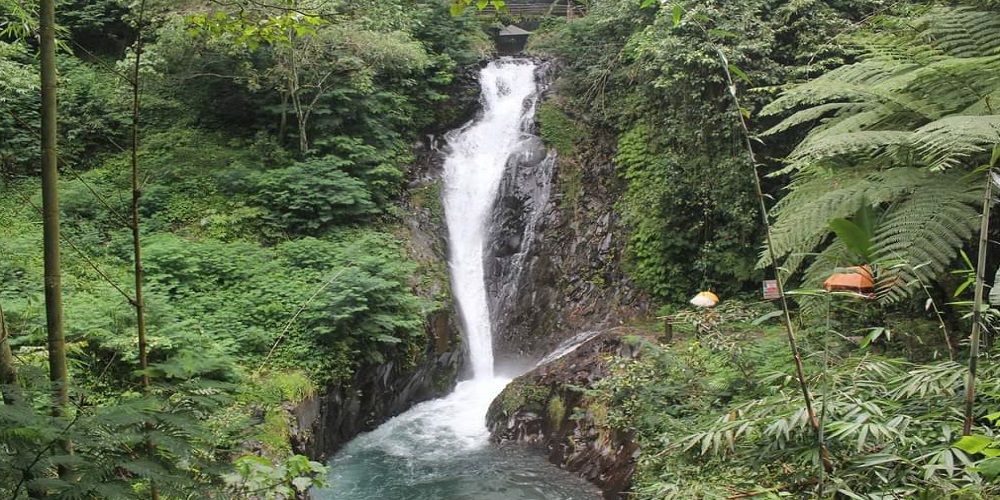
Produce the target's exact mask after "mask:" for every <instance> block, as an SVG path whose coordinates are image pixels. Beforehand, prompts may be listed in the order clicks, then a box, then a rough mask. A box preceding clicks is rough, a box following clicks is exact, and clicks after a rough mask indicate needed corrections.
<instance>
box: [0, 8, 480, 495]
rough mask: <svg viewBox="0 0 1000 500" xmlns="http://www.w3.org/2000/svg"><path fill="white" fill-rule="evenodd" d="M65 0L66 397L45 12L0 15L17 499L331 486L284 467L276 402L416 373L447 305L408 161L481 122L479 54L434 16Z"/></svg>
mask: <svg viewBox="0 0 1000 500" xmlns="http://www.w3.org/2000/svg"><path fill="white" fill-rule="evenodd" d="M56 3H57V5H56V6H55V12H56V13H57V26H58V34H57V38H58V40H59V45H58V47H57V51H56V66H57V69H58V75H59V81H58V92H59V100H58V106H59V107H58V117H59V130H58V139H59V160H60V163H59V169H60V171H61V174H62V175H61V177H62V180H61V181H60V182H59V185H58V189H59V198H60V202H61V207H60V208H61V211H60V212H61V216H62V235H61V236H62V238H61V239H62V243H63V256H62V257H63V258H62V262H61V264H62V266H61V273H62V286H63V291H64V296H65V301H64V307H63V315H64V317H65V345H66V362H67V363H68V367H69V374H70V377H69V379H70V382H69V386H68V391H67V392H68V397H67V398H66V399H67V400H68V401H63V402H60V401H59V398H58V397H57V398H56V401H55V402H54V401H53V400H52V398H50V393H51V391H50V389H49V387H50V385H49V383H48V378H49V377H48V368H49V365H48V363H49V360H48V359H47V358H50V357H51V356H49V351H48V349H47V328H46V316H45V309H44V300H43V297H44V290H43V285H44V283H45V279H44V274H43V254H42V245H41V243H42V240H41V236H42V225H41V221H42V217H41V215H40V210H41V207H42V200H41V197H40V196H39V193H40V188H39V187H40V183H39V172H40V167H39V165H40V161H41V159H42V152H41V150H40V149H39V146H38V144H39V125H38V123H39V117H40V112H41V111H40V100H39V93H40V85H39V78H38V74H39V66H40V64H41V62H40V58H39V57H38V56H37V52H38V49H39V45H38V43H37V36H36V35H37V33H38V24H39V23H38V5H36V4H35V3H33V2H22V1H3V2H0V29H2V30H3V31H2V37H0V75H2V77H0V108H2V113H0V130H2V132H0V181H2V186H0V191H2V195H0V276H2V286H0V308H2V313H0V317H2V318H3V320H4V321H3V323H2V325H3V329H2V337H0V343H2V345H0V347H2V354H3V356H2V357H0V364H2V365H3V367H2V368H3V370H2V372H3V373H4V379H3V381H2V382H3V395H4V403H5V404H4V405H3V406H2V407H0V408H2V411H0V436H2V443H3V444H2V445H0V497H3V498H25V497H26V496H27V495H30V496H31V497H32V498H42V497H49V498H128V497H143V498H149V497H150V496H153V497H157V496H159V497H163V498H209V497H222V498H229V497H234V496H235V497H250V496H253V495H265V496H266V495H270V496H271V497H273V496H274V495H284V496H281V497H282V498H284V497H285V496H289V495H291V493H290V492H293V490H301V489H303V488H304V487H307V486H308V485H310V484H311V482H312V480H313V476H314V475H315V474H316V473H317V472H321V468H322V467H321V466H320V465H319V464H317V463H314V462H309V461H308V460H305V459H304V457H295V458H288V456H289V455H290V454H291V450H290V448H289V443H288V437H287V432H288V431H287V424H286V421H285V418H286V417H285V411H284V410H283V409H282V405H283V404H285V403H295V402H298V401H301V400H302V399H303V398H305V397H307V396H308V395H310V394H312V393H313V392H314V391H316V390H317V389H318V388H320V387H323V386H325V385H326V384H330V383H338V382H342V381H349V380H350V379H351V377H352V376H353V375H354V373H355V371H356V370H357V369H358V368H359V367H361V366H365V365H371V364H375V363H387V362H392V363H395V364H397V365H398V366H401V367H407V366H412V365H413V364H415V363H416V362H417V361H419V360H420V359H421V356H423V354H424V348H425V346H426V344H427V343H428V342H429V339H428V338H427V335H426V333H425V321H426V319H425V318H426V317H427V315H428V314H430V313H431V312H432V311H435V310H439V309H441V308H443V307H444V305H445V304H444V301H446V300H449V299H448V297H447V296H443V295H437V296H436V295H435V294H434V293H433V289H432V288H431V287H430V286H428V282H429V280H437V281H439V282H444V283H446V275H445V274H444V273H445V271H444V270H443V269H441V268H440V265H439V264H435V263H434V262H428V261H427V259H423V261H418V260H415V259H414V257H413V256H412V255H410V252H409V244H408V241H407V240H408V238H407V231H406V229H405V226H404V225H403V224H401V221H402V219H401V217H402V215H403V210H404V209H403V208H402V207H403V204H402V201H403V198H402V192H403V186H404V185H405V183H406V181H407V169H408V168H409V166H410V165H411V164H412V163H413V152H412V151H411V145H412V144H413V142H414V141H415V140H418V139H420V138H422V137H423V134H425V133H428V132H437V131H438V130H440V129H441V128H444V129H447V128H450V127H453V126H455V124H456V123H457V122H459V121H460V120H463V119H465V116H466V113H467V110H466V108H467V107H468V102H469V98H468V93H469V92H472V96H473V99H474V96H475V94H474V92H475V88H474V77H475V71H476V64H477V63H478V62H479V60H480V58H481V55H480V53H479V52H477V51H478V50H480V49H481V47H483V43H482V42H481V41H482V40H485V37H484V35H482V34H481V31H480V30H479V28H478V26H476V25H475V24H474V23H472V22H471V21H470V20H469V19H468V18H467V17H466V18H456V17H453V16H451V15H450V14H449V12H448V8H447V6H446V5H440V4H437V3H426V2H419V3H417V2H366V1H364V0H362V1H360V2H353V1H351V2H336V3H334V2H283V1H277V2H252V1H247V2H211V1H198V0H192V1H176V0H169V1H167V0H164V1H155V0H146V1H137V2H127V1H118V0H99V1H90V0H66V1H62V0H60V1H58V2H56ZM486 46H487V47H488V45H486ZM137 54H138V55H137ZM135 86H138V89H139V90H140V96H141V100H140V101H139V102H140V104H139V107H138V108H135V107H134V105H135V102H134V100H133V97H134V93H133V90H135V88H136V87H135ZM471 102H474V100H473V101H471ZM133 119H136V120H137V124H138V126H137V128H136V129H133V128H132V125H133ZM133 130H134V131H135V132H136V134H135V136H134V137H133ZM133 138H135V139H136V143H137V149H136V150H135V151H134V152H135V160H136V164H137V165H138V168H139V170H138V171H139V175H138V190H137V191H138V192H139V193H138V196H140V198H139V200H140V201H139V203H138V204H137V210H136V213H135V215H136V221H137V224H135V223H133V219H132V215H133V214H132V208H133V204H132V201H133V188H132V182H133V179H132V173H131V167H132V164H133V163H132V162H133V156H132V153H133V150H132V145H133ZM428 189H431V188H428ZM435 193H436V191H433V190H431V193H430V194H427V195H426V196H425V198H427V200H428V201H427V202H426V203H427V204H428V206H430V207H433V206H434V205H435V204H436V200H435V199H434V196H435ZM417 194H419V193H417ZM135 227H138V229H139V232H140V235H141V259H142V268H143V271H144V275H145V276H144V286H143V289H142V290H143V294H142V297H141V298H139V297H138V296H137V294H136V292H135V287H134V281H133V280H134V278H135V274H134V273H135V268H134V265H133V264H134V259H135V256H136V255H137V254H136V253H135V251H134V247H133V232H132V229H133V228H135ZM140 304H141V306H142V309H143V312H144V314H143V317H142V321H143V327H144V328H143V329H142V330H144V331H145V336H146V338H145V347H140V346H139V344H138V343H137V341H136V338H137V328H138V326H139V325H138V324H137V321H138V318H139V317H138V316H137V315H136V309H138V308H139V305H140ZM140 335H141V333H140ZM147 354H148V356H147ZM57 394H58V391H57ZM61 405H65V406H67V408H64V409H60V408H59V407H60V406H61ZM70 446H71V447H72V448H71V449H70ZM70 451H71V452H72V453H70ZM260 452H263V453H264V456H265V457H268V458H253V457H251V458H245V459H238V460H236V467H235V469H234V467H233V465H232V464H231V462H233V460H234V459H237V458H238V457H240V456H241V455H243V454H248V455H254V454H256V453H260ZM274 459H279V460H280V462H281V463H280V465H279V464H278V463H272V462H271V460H274ZM57 469H58V470H59V471H60V473H59V474H58V475H57V474H55V472H53V471H55V470H57ZM66 471H71V472H66Z"/></svg>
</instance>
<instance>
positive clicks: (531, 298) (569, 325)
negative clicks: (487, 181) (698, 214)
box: [484, 138, 649, 373]
mask: <svg viewBox="0 0 1000 500" xmlns="http://www.w3.org/2000/svg"><path fill="white" fill-rule="evenodd" d="M612 140H613V138H597V139H595V142H596V143H595V144H588V145H586V147H581V148H580V153H579V154H578V155H576V156H575V157H573V158H558V157H554V156H551V155H552V153H551V152H549V155H550V156H548V157H546V160H545V161H542V162H540V163H535V159H537V158H538V157H539V156H540V154H541V149H534V148H543V146H538V145H536V142H535V141H536V140H531V141H526V142H525V145H524V147H525V148H526V151H525V152H523V153H522V154H521V155H517V156H516V157H515V158H513V159H512V162H514V163H513V164H512V165H510V167H512V168H509V169H508V171H507V172H506V173H505V176H504V179H503V181H502V182H501V186H500V192H499V194H498V202H497V204H496V206H495V208H494V211H493V214H492V226H491V233H490V237H489V241H490V243H489V244H488V245H487V248H486V252H485V256H484V277H485V279H486V283H487V291H488V294H489V306H490V311H491V321H492V323H493V347H494V353H495V358H496V361H497V366H498V368H499V369H500V370H501V371H503V372H507V373H520V372H521V371H523V370H524V369H527V368H528V367H530V366H531V364H532V363H534V362H535V361H536V360H538V359H541V358H542V357H543V356H544V355H545V354H546V353H548V352H549V351H551V350H552V348H554V347H555V346H556V345H558V344H559V343H560V342H561V341H563V340H565V339H566V338H568V337H570V336H571V335H573V333H574V332H577V331H581V330H586V329H594V328H607V327H611V326H615V325H619V324H622V323H623V322H626V321H628V320H629V319H631V318H632V317H635V316H641V315H644V314H646V313H647V311H648V309H649V305H648V300H647V299H646V297H645V295H644V294H643V293H641V292H639V291H637V290H636V289H635V288H634V287H633V285H632V283H631V280H630V279H629V278H628V277H627V275H626V274H625V272H624V270H623V269H622V255H623V254H624V243H625V241H626V238H625V236H624V235H625V234H626V230H625V228H624V227H622V225H621V221H620V218H619V217H618V215H617V214H616V213H615V210H614V206H615V203H617V201H618V200H619V198H620V197H621V194H622V193H623V190H624V187H625V184H624V181H623V180H622V179H620V177H619V175H618V173H617V172H616V171H615V167H614V166H613V164H612V163H611V162H610V160H609V155H610V152H611V151H613V150H614V148H613V144H610V141H612ZM605 142H608V143H609V144H605ZM529 150H530V152H529Z"/></svg>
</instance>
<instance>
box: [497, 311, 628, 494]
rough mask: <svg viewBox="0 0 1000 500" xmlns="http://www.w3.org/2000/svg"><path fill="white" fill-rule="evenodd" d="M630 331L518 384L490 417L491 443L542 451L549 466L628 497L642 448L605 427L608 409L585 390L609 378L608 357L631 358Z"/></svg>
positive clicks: (589, 344) (611, 334)
mask: <svg viewBox="0 0 1000 500" xmlns="http://www.w3.org/2000/svg"><path fill="white" fill-rule="evenodd" d="M632 333H635V332H632V331H631V330H630V329H627V328H616V329H613V330H610V331H606V332H603V333H600V334H598V335H596V336H594V337H593V338H591V339H590V340H587V341H586V342H584V343H583V344H582V345H580V346H579V347H578V348H577V349H576V350H574V351H572V352H570V353H569V354H566V355H564V356H563V357H561V358H559V359H556V360H555V361H551V362H548V363H545V364H542V365H541V366H538V367H536V368H535V369H533V370H531V371H529V372H528V373H525V374H524V375H522V376H520V377H518V378H516V379H514V381H513V382H511V383H510V384H509V385H508V386H507V387H506V388H505V389H504V390H503V392H502V393H500V395H499V396H498V397H497V399H496V400H494V401H493V404H492V405H490V409H489V412H488V413H487V416H486V423H487V427H488V428H489V430H490V438H491V440H492V441H493V442H496V443H504V442H519V443H526V444H530V445H535V446H539V447H543V448H544V449H545V450H546V451H547V452H548V456H549V461H551V462H553V463H555V464H558V465H559V466H560V467H562V468H564V469H567V470H569V471H572V472H576V473H577V474H579V475H580V476H582V477H584V478H586V479H587V480H589V481H590V482H592V483H594V484H596V485H597V486H598V487H600V488H601V490H602V491H604V497H605V498H607V499H619V498H626V494H625V491H626V490H627V489H628V487H629V485H630V484H631V477H632V472H633V471H634V470H635V460H636V457H638V454H639V448H638V445H636V444H635V443H634V442H633V439H632V436H631V435H630V434H629V433H627V432H623V431H620V430H617V429H614V428H613V427H612V426H610V425H609V424H608V422H607V414H608V410H607V406H606V404H605V403H603V402H602V401H600V400H599V399H595V398H594V397H592V396H590V395H588V394H587V392H586V390H587V389H591V388H593V387H594V385H595V384H596V383H597V382H598V381H600V380H601V379H603V378H604V377H605V376H607V373H608V363H607V360H606V359H607V357H608V356H619V357H627V358H632V357H635V356H638V355H639V354H640V351H639V348H638V347H636V345H637V344H631V343H629V342H627V341H626V340H624V339H623V335H626V334H632Z"/></svg>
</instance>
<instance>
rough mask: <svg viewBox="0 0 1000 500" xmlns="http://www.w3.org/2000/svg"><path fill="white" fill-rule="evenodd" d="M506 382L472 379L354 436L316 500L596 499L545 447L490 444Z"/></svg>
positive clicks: (332, 464)
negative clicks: (490, 425) (490, 417)
mask: <svg viewBox="0 0 1000 500" xmlns="http://www.w3.org/2000/svg"><path fill="white" fill-rule="evenodd" d="M506 382H507V381H506V380H504V379H493V380H487V381H479V380H476V381H466V382H462V383H461V384H459V387H458V388H457V389H456V391H455V392H454V393H452V394H451V395H449V396H448V397H446V398H443V399H438V400H434V401H429V402H427V403H423V404H420V405H417V406H415V407H414V408H413V409H411V410H410V411H408V412H406V413H404V414H402V415H400V416H398V417H396V418H394V419H392V420H390V421H389V422H387V423H385V424H384V425H382V426H381V427H379V428H378V429H376V430H374V431H372V432H370V433H367V434H363V435H361V436H359V437H358V438H356V439H355V440H353V441H351V442H350V443H349V444H348V445H347V446H346V447H345V448H344V449H343V450H341V452H340V453H338V454H337V455H336V456H334V458H333V459H332V460H331V461H330V463H329V465H330V467H331V475H330V477H329V480H330V484H331V486H330V488H327V489H325V490H322V491H316V492H314V493H313V495H312V498H313V499H314V500H597V499H600V498H601V496H600V492H599V491H598V490H597V488H595V487H594V486H592V485H590V484H589V483H587V482H586V481H584V480H583V479H581V478H579V477H577V476H575V475H573V474H571V473H569V472H566V471H564V470H561V469H559V468H558V467H556V466H555V465H552V464H550V463H548V461H546V459H545V457H544V456H542V455H541V452H540V451H539V450H534V449H531V448H528V447H526V446H522V445H506V446H497V445H493V444H490V443H489V442H488V436H487V433H486V428H485V425H484V424H483V415H484V414H485V412H486V408H487V407H488V406H489V402H490V401H491V400H492V399H493V396H494V395H495V394H496V393H498V392H499V391H500V389H501V388H502V387H503V386H504V385H506Z"/></svg>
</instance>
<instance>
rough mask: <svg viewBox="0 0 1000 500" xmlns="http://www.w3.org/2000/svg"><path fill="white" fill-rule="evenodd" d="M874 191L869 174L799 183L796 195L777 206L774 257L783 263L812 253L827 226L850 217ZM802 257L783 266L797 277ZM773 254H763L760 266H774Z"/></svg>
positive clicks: (823, 177)
mask: <svg viewBox="0 0 1000 500" xmlns="http://www.w3.org/2000/svg"><path fill="white" fill-rule="evenodd" d="M871 188H872V186H871V183H870V181H869V180H868V176H867V175H866V174H865V172H858V171H846V172H837V173H833V172H826V173H825V174H823V175H820V174H813V175H809V176H808V177H802V178H799V179H796V180H795V181H794V182H793V184H792V191H791V192H790V193H789V195H788V196H786V197H784V198H782V200H781V201H779V202H778V204H777V205H775V207H774V209H773V213H774V216H775V219H776V221H775V223H774V225H773V227H772V228H771V243H772V245H773V246H774V254H775V256H776V257H777V258H779V259H781V258H784V257H786V256H790V255H794V254H806V253H808V252H812V251H813V249H814V248H815V247H816V245H818V244H819V243H820V242H821V241H822V240H823V238H825V237H826V236H827V235H828V234H829V232H830V229H829V227H828V226H827V222H828V221H830V220H831V219H835V218H838V217H848V216H850V215H851V214H853V213H855V212H857V211H858V209H859V208H861V204H863V203H865V202H866V197H865V193H866V192H867V191H868V190H870V189H871ZM801 259H802V257H801V256H794V257H790V258H789V259H786V260H785V261H784V262H783V264H782V265H783V267H785V268H786V271H787V272H788V273H794V272H795V271H796V270H797V268H798V264H799V263H800V262H801ZM770 264H771V261H770V257H769V252H766V251H765V252H762V254H761V259H760V261H758V266H761V267H762V266H766V265H770Z"/></svg>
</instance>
